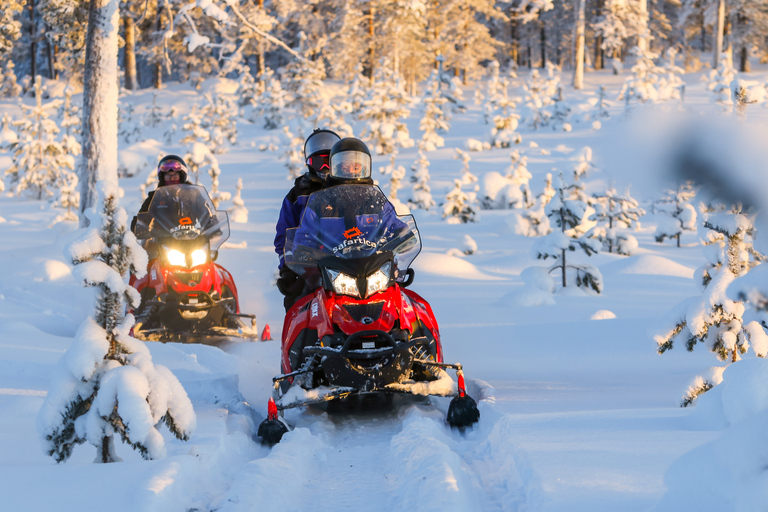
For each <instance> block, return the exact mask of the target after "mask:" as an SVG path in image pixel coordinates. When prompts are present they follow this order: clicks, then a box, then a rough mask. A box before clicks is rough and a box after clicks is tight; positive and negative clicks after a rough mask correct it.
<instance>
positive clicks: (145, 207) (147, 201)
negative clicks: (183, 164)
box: [131, 180, 192, 233]
mask: <svg viewBox="0 0 768 512" xmlns="http://www.w3.org/2000/svg"><path fill="white" fill-rule="evenodd" d="M191 184H192V182H191V181H189V180H184V181H182V182H181V183H180V185H191ZM159 186H162V185H159ZM154 195H155V191H154V190H153V191H151V192H149V193H148V194H147V198H146V199H145V200H144V202H143V203H141V208H139V213H147V212H148V211H149V205H150V204H151V203H152V196H154ZM137 221H138V214H137V215H134V216H133V219H132V220H131V231H132V232H134V233H135V232H136V230H135V228H136V222H137Z"/></svg>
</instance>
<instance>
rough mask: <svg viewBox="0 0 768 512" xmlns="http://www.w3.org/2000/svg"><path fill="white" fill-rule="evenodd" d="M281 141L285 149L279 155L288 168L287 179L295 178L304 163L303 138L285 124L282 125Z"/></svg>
mask: <svg viewBox="0 0 768 512" xmlns="http://www.w3.org/2000/svg"><path fill="white" fill-rule="evenodd" d="M282 143H283V147H284V148H285V151H283V153H282V155H281V156H282V158H283V159H284V160H285V167H286V168H287V169H288V179H289V180H293V179H296V178H297V177H299V176H300V175H301V174H302V173H303V172H304V169H305V165H306V164H305V162H304V139H303V138H302V137H297V136H296V135H294V134H293V132H292V131H291V129H290V128H289V127H288V126H287V125H286V126H283V137H282Z"/></svg>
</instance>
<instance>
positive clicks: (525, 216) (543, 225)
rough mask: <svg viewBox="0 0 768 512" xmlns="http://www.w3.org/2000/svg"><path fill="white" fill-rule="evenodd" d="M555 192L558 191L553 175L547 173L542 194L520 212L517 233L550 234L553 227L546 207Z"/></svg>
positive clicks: (516, 227)
mask: <svg viewBox="0 0 768 512" xmlns="http://www.w3.org/2000/svg"><path fill="white" fill-rule="evenodd" d="M555 193H556V191H555V189H554V188H553V187H552V175H551V174H550V173H547V174H546V176H545V177H544V189H543V190H542V192H541V194H539V195H537V196H536V198H535V199H534V201H533V203H532V204H531V205H529V206H527V207H526V208H525V209H524V210H523V211H522V212H521V213H520V215H519V217H518V219H517V223H516V225H515V228H514V229H515V233H517V234H518V235H523V236H529V237H539V236H544V235H548V234H549V233H550V232H551V231H552V229H551V228H550V226H549V218H548V217H547V214H546V210H545V209H546V206H547V205H548V204H549V202H550V201H551V200H552V198H553V197H554V195H555Z"/></svg>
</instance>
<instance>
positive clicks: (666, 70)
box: [657, 46, 685, 101]
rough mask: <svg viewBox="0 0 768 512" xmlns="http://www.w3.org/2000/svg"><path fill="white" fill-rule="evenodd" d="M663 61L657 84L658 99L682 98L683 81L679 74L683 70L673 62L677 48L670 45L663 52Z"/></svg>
mask: <svg viewBox="0 0 768 512" xmlns="http://www.w3.org/2000/svg"><path fill="white" fill-rule="evenodd" d="M664 57H665V58H664V63H663V64H662V65H661V66H660V67H661V69H662V73H661V76H660V77H659V84H658V86H657V89H658V92H659V99H660V100H680V101H682V99H683V91H684V90H685V83H684V82H683V79H682V78H680V75H682V74H683V73H685V70H684V69H683V68H681V67H679V66H678V65H677V64H675V59H676V58H677V48H675V47H673V46H671V47H669V48H667V50H666V52H664Z"/></svg>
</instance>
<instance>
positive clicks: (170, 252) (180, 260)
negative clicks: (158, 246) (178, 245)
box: [165, 247, 187, 267]
mask: <svg viewBox="0 0 768 512" xmlns="http://www.w3.org/2000/svg"><path fill="white" fill-rule="evenodd" d="M165 256H166V257H167V258H168V263H170V264H171V265H173V266H175V267H186V266H187V256H186V255H185V254H184V253H183V252H181V251H177V250H176V249H169V248H168V247H166V248H165Z"/></svg>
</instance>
